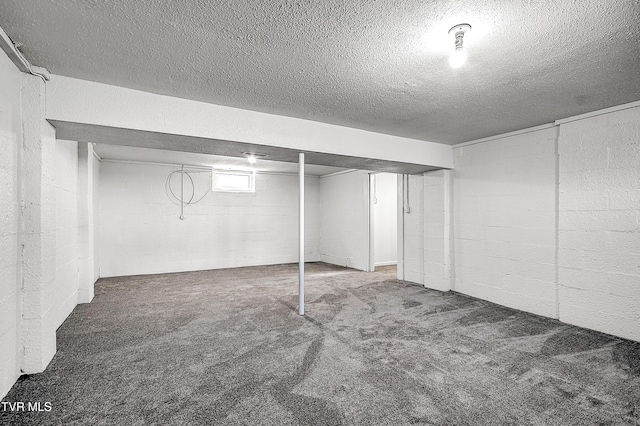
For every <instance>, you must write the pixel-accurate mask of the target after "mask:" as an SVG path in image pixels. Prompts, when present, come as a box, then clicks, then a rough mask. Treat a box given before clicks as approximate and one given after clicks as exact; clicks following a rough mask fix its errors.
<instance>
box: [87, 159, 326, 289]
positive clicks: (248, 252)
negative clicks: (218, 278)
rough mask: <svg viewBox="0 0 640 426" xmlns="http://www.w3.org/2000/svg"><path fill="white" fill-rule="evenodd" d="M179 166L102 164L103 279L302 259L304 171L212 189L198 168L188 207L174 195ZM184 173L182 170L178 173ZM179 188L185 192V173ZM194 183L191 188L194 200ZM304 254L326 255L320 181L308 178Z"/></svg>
mask: <svg viewBox="0 0 640 426" xmlns="http://www.w3.org/2000/svg"><path fill="white" fill-rule="evenodd" d="M174 170H176V168H173V167H167V166H155V165H141V164H126V163H114V162H102V163H101V165H100V187H99V191H100V218H99V223H100V225H99V226H100V232H99V237H98V238H99V252H100V275H101V276H102V277H109V276H122V275H136V274H152V273H162V272H176V271H190V270H202V269H218V268H230V267H239V266H253V265H267V264H278V263H292V262H297V261H298V180H297V179H298V177H297V175H280V174H258V175H256V192H255V193H223V192H212V191H211V174H210V173H208V172H204V173H198V172H196V173H192V174H191V176H192V178H193V180H194V186H195V191H196V195H195V199H197V198H200V197H201V196H203V194H206V195H205V196H204V198H203V199H202V201H201V202H199V203H197V204H193V205H190V206H187V207H186V208H185V219H184V220H180V205H179V204H175V203H173V202H172V201H171V200H170V199H169V197H168V196H167V192H166V188H165V182H166V180H167V177H168V175H169V174H170V173H171V172H172V171H174ZM176 176H177V175H176ZM175 179H176V180H175V181H173V189H174V191H177V195H178V196H179V194H180V192H179V191H180V185H179V177H176V178H175ZM191 191H192V187H191V185H190V183H187V185H186V186H185V194H186V196H187V197H189V198H190V196H191V195H190V194H191ZM305 198H306V203H305V225H306V233H305V258H306V260H308V261H316V260H319V256H318V240H319V230H320V219H319V209H320V206H319V182H318V179H317V178H312V177H307V178H306V179H305Z"/></svg>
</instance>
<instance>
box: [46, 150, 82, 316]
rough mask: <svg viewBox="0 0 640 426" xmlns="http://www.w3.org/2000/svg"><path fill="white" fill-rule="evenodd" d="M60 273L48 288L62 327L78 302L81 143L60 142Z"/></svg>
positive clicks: (57, 176)
mask: <svg viewBox="0 0 640 426" xmlns="http://www.w3.org/2000/svg"><path fill="white" fill-rule="evenodd" d="M55 191H56V252H55V257H56V272H55V284H54V286H52V287H51V288H50V289H49V290H48V291H49V292H50V293H49V295H50V297H51V300H52V301H53V307H54V309H55V312H56V313H55V317H54V321H55V323H54V327H55V328H58V327H60V325H61V324H62V322H63V321H64V320H65V319H66V318H67V317H68V316H69V314H70V313H71V311H73V309H74V308H75V307H76V305H77V304H78V255H79V254H80V253H79V250H78V143H77V142H74V141H65V140H57V141H56V172H55Z"/></svg>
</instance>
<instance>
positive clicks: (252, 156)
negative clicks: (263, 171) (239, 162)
mask: <svg viewBox="0 0 640 426" xmlns="http://www.w3.org/2000/svg"><path fill="white" fill-rule="evenodd" d="M242 155H244V156H245V157H247V161H249V164H256V161H258V158H260V159H263V158H265V157H266V156H267V154H258V153H256V152H243V153H242Z"/></svg>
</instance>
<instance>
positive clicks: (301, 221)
mask: <svg viewBox="0 0 640 426" xmlns="http://www.w3.org/2000/svg"><path fill="white" fill-rule="evenodd" d="M298 187H299V191H300V195H299V200H298V203H299V204H298V224H299V231H298V238H299V247H298V258H299V261H298V262H299V263H298V299H299V300H298V303H299V305H298V306H299V308H298V309H299V313H300V315H304V153H302V152H301V153H300V154H299V155H298Z"/></svg>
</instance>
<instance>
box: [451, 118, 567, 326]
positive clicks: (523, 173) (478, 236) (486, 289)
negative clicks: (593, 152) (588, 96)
mask: <svg viewBox="0 0 640 426" xmlns="http://www.w3.org/2000/svg"><path fill="white" fill-rule="evenodd" d="M454 151H455V152H454V155H455V164H456V168H455V171H454V181H453V197H454V204H453V233H454V242H453V244H454V254H455V256H454V262H455V286H454V290H456V291H459V292H461V293H464V294H469V295H471V296H475V297H478V298H480V299H484V300H489V301H492V302H495V303H499V304H501V305H505V306H509V307H513V308H516V309H521V310H523V311H528V312H533V313H536V314H539V315H544V316H548V317H556V316H557V313H556V308H557V307H556V284H555V281H556V276H555V275H556V266H555V264H556V259H555V256H556V255H555V247H556V130H555V129H554V128H549V129H545V130H539V131H534V132H530V133H525V134H520V135H517V136H512V137H505V138H500V139H495V140H492V141H488V142H483V143H478V144H475V145H468V146H463V147H457V148H455V150H454Z"/></svg>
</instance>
